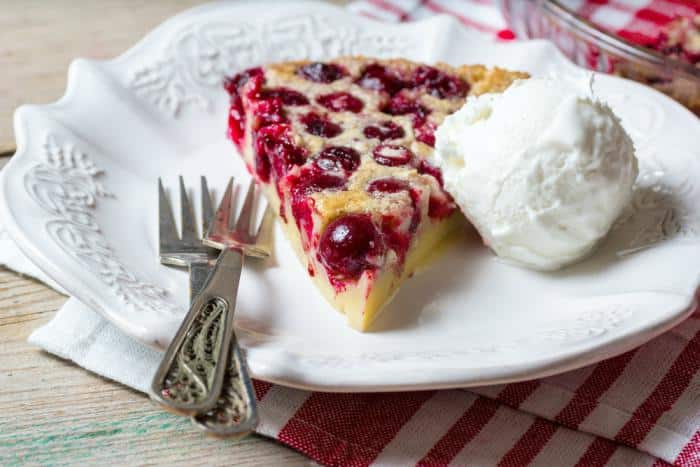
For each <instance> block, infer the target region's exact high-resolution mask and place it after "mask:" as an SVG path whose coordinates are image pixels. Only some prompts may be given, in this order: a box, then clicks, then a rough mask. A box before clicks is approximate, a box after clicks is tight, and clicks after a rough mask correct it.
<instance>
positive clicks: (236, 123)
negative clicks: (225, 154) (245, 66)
mask: <svg viewBox="0 0 700 467" xmlns="http://www.w3.org/2000/svg"><path fill="white" fill-rule="evenodd" d="M251 78H257V79H258V80H259V81H260V83H262V79H263V70H262V68H251V69H249V70H245V71H243V72H241V73H238V74H237V75H235V76H234V77H232V78H228V79H226V80H225V81H224V89H226V91H227V92H228V93H229V95H230V96H231V104H230V108H229V117H228V136H229V138H231V139H232V140H233V142H234V143H235V144H236V146H238V148H239V149H240V148H241V147H242V146H243V140H244V139H245V124H246V116H245V109H244V107H243V98H242V97H241V94H240V89H241V87H243V86H244V85H245V84H246V83H247V82H248V81H249V80H250V79H251Z"/></svg>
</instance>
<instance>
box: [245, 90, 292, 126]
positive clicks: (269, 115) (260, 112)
mask: <svg viewBox="0 0 700 467" xmlns="http://www.w3.org/2000/svg"><path fill="white" fill-rule="evenodd" d="M251 109H252V113H253V130H257V129H259V128H262V127H265V126H269V125H275V124H279V123H287V117H286V116H285V114H284V110H283V109H282V101H281V100H280V99H279V98H274V99H267V100H262V101H255V102H253V103H252V105H251Z"/></svg>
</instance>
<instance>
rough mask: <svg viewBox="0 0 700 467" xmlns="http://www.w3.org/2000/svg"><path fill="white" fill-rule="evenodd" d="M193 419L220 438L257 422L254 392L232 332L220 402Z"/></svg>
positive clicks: (243, 432) (242, 433)
mask: <svg viewBox="0 0 700 467" xmlns="http://www.w3.org/2000/svg"><path fill="white" fill-rule="evenodd" d="M192 421H193V423H194V424H195V425H196V426H197V427H199V428H201V429H202V430H204V431H205V432H207V433H208V434H212V435H214V436H221V437H232V436H233V437H242V436H245V435H247V434H248V433H250V432H252V431H253V430H254V429H255V427H256V426H257V425H258V411H257V408H256V404H255V391H254V390H253V384H252V382H251V380H250V377H249V376H248V369H247V368H246V363H245V358H243V355H242V353H241V349H240V348H239V347H238V343H237V342H236V336H235V335H234V336H233V342H232V343H231V352H230V355H229V364H228V368H227V369H226V377H225V378H224V386H223V390H222V391H221V396H220V397H219V401H218V402H217V404H216V407H214V408H213V409H211V410H209V411H207V412H205V413H201V414H197V415H194V416H193V417H192Z"/></svg>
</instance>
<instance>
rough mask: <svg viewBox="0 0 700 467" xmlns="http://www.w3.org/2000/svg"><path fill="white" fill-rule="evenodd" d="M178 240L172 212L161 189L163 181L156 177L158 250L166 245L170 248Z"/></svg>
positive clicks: (163, 190)
mask: <svg viewBox="0 0 700 467" xmlns="http://www.w3.org/2000/svg"><path fill="white" fill-rule="evenodd" d="M179 240H180V237H179V235H178V234H177V227H176V226H175V219H174V218H173V210H172V208H171V207H170V201H168V196H167V195H166V194H165V189H164V188H163V180H161V178H160V177H158V241H159V244H160V248H159V249H160V250H161V251H162V250H163V249H164V247H167V246H168V245H170V246H172V245H173V244H174V243H176V242H178V241H179Z"/></svg>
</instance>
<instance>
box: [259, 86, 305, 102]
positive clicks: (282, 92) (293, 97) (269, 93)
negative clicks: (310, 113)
mask: <svg viewBox="0 0 700 467" xmlns="http://www.w3.org/2000/svg"><path fill="white" fill-rule="evenodd" d="M262 98H263V99H274V98H277V99H279V100H281V101H282V103H283V104H284V105H308V104H309V99H307V98H306V96H305V95H303V94H302V93H300V92H298V91H295V90H293V89H289V88H273V89H266V90H264V91H263V92H262Z"/></svg>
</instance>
